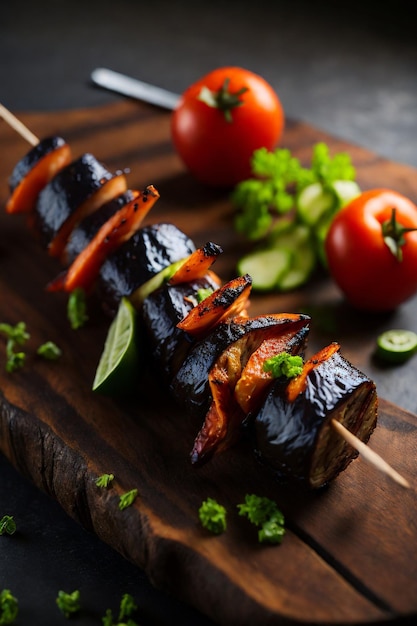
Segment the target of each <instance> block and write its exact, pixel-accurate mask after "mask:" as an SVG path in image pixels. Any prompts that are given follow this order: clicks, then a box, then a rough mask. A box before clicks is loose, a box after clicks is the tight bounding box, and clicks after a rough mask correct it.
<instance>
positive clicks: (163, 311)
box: [142, 273, 218, 383]
mask: <svg viewBox="0 0 417 626" xmlns="http://www.w3.org/2000/svg"><path fill="white" fill-rule="evenodd" d="M217 288H218V283H217V280H216V278H215V277H213V275H212V274H211V273H208V274H207V275H206V276H205V277H204V278H200V279H198V280H196V281H192V282H188V283H180V284H178V285H170V284H169V283H168V284H165V285H163V286H162V287H160V288H159V289H157V290H155V291H154V292H153V293H151V294H150V295H149V296H148V297H147V298H146V299H145V300H144V302H143V305H142V320H143V324H144V328H145V329H146V336H147V337H148V342H149V347H150V351H151V353H152V354H153V356H154V360H155V363H156V364H157V366H158V369H159V371H160V372H161V375H162V376H163V378H164V379H165V382H166V383H169V382H170V381H171V379H172V377H173V376H174V375H175V373H176V372H177V371H178V368H179V367H180V365H181V364H182V363H183V361H184V359H185V357H186V354H187V353H188V351H189V349H190V348H191V346H192V343H193V341H192V339H191V337H190V336H189V335H187V333H184V331H183V330H180V329H179V328H177V324H178V321H179V320H181V319H183V318H184V317H185V316H186V315H187V314H188V312H189V311H190V310H191V309H192V308H193V307H194V306H195V300H196V298H197V296H198V292H199V290H200V289H213V290H214V289H217Z"/></svg>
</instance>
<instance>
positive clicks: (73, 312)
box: [67, 287, 88, 330]
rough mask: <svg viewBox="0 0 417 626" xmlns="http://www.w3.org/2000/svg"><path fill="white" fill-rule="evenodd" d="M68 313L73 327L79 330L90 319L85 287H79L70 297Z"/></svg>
mask: <svg viewBox="0 0 417 626" xmlns="http://www.w3.org/2000/svg"><path fill="white" fill-rule="evenodd" d="M67 315H68V319H69V321H70V324H71V328H72V329H74V330H77V328H81V327H82V326H84V324H85V323H86V321H87V320H88V315H87V304H86V297H85V292H84V289H82V288H81V287H77V288H76V289H74V291H71V293H70V295H69V298H68V306H67Z"/></svg>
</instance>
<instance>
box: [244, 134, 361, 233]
mask: <svg viewBox="0 0 417 626" xmlns="http://www.w3.org/2000/svg"><path fill="white" fill-rule="evenodd" d="M252 173H253V177H252V178H249V179H247V180H244V181H242V182H241V183H239V184H238V185H236V187H235V189H234V191H233V193H232V202H233V203H234V205H235V206H236V208H237V209H239V212H238V213H237V215H236V218H235V228H236V230H237V232H239V233H242V234H243V235H244V236H245V237H247V238H248V239H250V240H253V241H255V240H259V239H262V238H263V237H265V236H266V235H267V233H268V232H269V231H270V229H271V227H272V225H273V222H274V217H276V216H277V215H283V214H286V213H289V212H290V211H291V210H292V209H294V208H296V207H297V196H298V194H299V193H300V192H301V191H302V190H303V189H305V188H306V187H307V186H308V185H311V184H313V183H316V182H318V183H320V184H321V185H323V187H324V188H327V187H329V186H330V185H331V183H333V182H334V181H336V180H354V179H355V176H356V171H355V168H354V167H353V165H352V163H351V159H350V156H349V155H348V154H347V153H344V152H341V153H339V154H336V155H335V156H334V157H331V156H330V154H329V147H328V146H327V144H325V143H323V142H321V143H317V144H316V145H315V146H314V147H313V154H312V158H311V167H310V168H307V167H303V166H302V165H301V162H300V160H299V159H298V158H297V157H295V156H293V155H292V153H291V151H290V150H288V149H286V148H279V149H277V150H275V151H274V152H271V151H268V150H267V149H266V148H260V149H259V150H255V152H254V153H253V156H252Z"/></svg>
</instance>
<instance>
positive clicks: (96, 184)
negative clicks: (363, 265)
mask: <svg viewBox="0 0 417 626" xmlns="http://www.w3.org/2000/svg"><path fill="white" fill-rule="evenodd" d="M42 145H43V148H44V149H45V150H46V146H47V145H48V142H45V143H43V144H42ZM39 153H42V149H39V150H38V154H39ZM55 156H57V155H56V154H55ZM41 161H42V159H34V161H33V162H34V168H32V169H37V168H38V167H39V164H38V162H41ZM53 162H54V158H52V159H50V160H49V165H48V167H47V168H46V170H48V175H49V174H51V172H52V170H53ZM61 164H62V163H61ZM16 167H17V170H16V168H15V171H17V175H16V176H15V177H14V182H15V185H23V186H25V184H28V185H29V186H30V182H31V181H30V172H31V168H30V167H29V168H28V169H27V171H26V173H25V170H24V168H20V170H19V167H18V166H16ZM78 168H81V169H80V170H79V171H78ZM83 168H84V170H86V171H87V176H86V177H85V176H84V174H83V173H82V171H81V170H83ZM100 168H102V169H101V170H100ZM103 168H104V166H101V164H98V162H95V159H94V157H93V156H92V155H83V156H82V157H81V158H80V159H79V160H78V162H71V163H69V164H66V165H64V166H63V167H61V165H58V166H57V170H58V171H57V172H56V173H55V174H53V175H52V177H51V178H50V179H49V180H46V182H45V184H44V186H43V187H42V189H41V190H40V191H39V193H38V195H37V199H36V204H35V208H34V209H33V206H32V207H31V208H30V209H29V208H27V209H26V210H27V211H28V212H30V211H32V212H33V215H34V217H35V220H34V221H35V227H37V229H38V230H39V231H41V234H42V235H43V241H44V245H46V246H47V248H48V251H49V252H50V253H51V254H52V255H53V256H57V257H59V258H60V259H61V261H62V262H64V263H67V264H68V263H69V262H70V261H71V263H72V264H71V266H70V268H68V269H67V271H66V273H65V280H63V281H62V282H60V281H61V279H60V278H58V279H57V280H56V282H55V288H64V289H68V290H71V289H72V288H75V286H79V285H82V286H87V287H88V288H91V287H92V285H93V284H94V285H95V286H98V287H100V283H101V287H102V288H103V286H104V291H105V290H106V288H108V284H106V274H105V272H104V274H103V268H105V267H106V265H107V266H108V264H109V263H110V267H111V266H112V257H115V258H118V259H119V260H118V270H117V271H116V273H115V275H114V276H115V277H116V278H115V280H114V281H113V285H112V287H110V290H109V292H110V294H111V295H112V296H114V299H113V303H112V304H113V307H114V305H115V304H117V302H118V301H120V298H121V297H122V295H125V294H124V293H123V292H118V289H117V282H118V279H119V278H120V277H121V275H122V274H123V272H124V270H125V269H128V268H129V266H130V265H132V259H133V256H131V255H130V253H129V251H128V250H129V246H131V244H132V242H133V241H136V240H138V239H139V241H140V240H141V237H142V240H141V241H142V244H141V245H142V250H143V253H144V256H145V257H147V250H146V245H145V246H143V243H144V241H145V239H144V237H143V234H144V233H145V232H149V229H150V227H144V228H139V230H137V229H136V226H135V227H134V228H133V229H129V228H124V227H122V223H121V222H117V217H115V215H117V209H116V207H115V211H114V212H113V213H112V214H111V212H110V215H109V216H108V217H105V218H103V219H102V223H101V225H99V226H97V228H96V230H95V234H94V235H92V236H91V237H90V238H89V236H87V238H86V239H84V242H83V243H80V242H81V241H82V239H83V237H81V238H79V239H78V243H75V244H74V242H77V238H76V237H75V233H76V232H77V230H78V229H81V230H78V232H81V233H83V235H86V233H87V231H88V228H83V225H84V223H87V221H88V220H91V221H92V222H93V221H94V217H95V215H96V214H97V215H98V214H99V213H100V212H101V211H103V210H104V207H105V206H106V205H108V204H112V203H114V204H115V205H116V206H117V207H118V210H119V211H121V213H120V214H121V215H126V214H127V213H128V212H129V208H132V207H134V206H135V202H136V203H137V200H138V196H140V195H141V192H130V190H128V189H127V184H126V179H125V176H124V173H123V172H117V173H116V174H115V175H112V174H110V173H109V172H107V171H106V170H105V168H104V169H103ZM99 170H100V171H101V174H97V172H99ZM19 171H20V180H19ZM74 172H77V174H76V175H74ZM22 173H23V174H22ZM89 175H90V181H91V182H90V186H89V185H87V187H86V191H85V192H82V191H81V189H82V186H83V185H85V178H88V176H89ZM12 180H13V176H12ZM114 181H115V182H114ZM106 183H107V184H108V187H109V190H110V193H107V192H106V190H104V193H103V189H104V188H105V186H106ZM152 190H153V191H154V192H155V196H154V197H157V196H158V193H157V191H156V190H154V188H152ZM13 192H14V191H13V186H11V193H12V195H13ZM143 193H147V192H146V191H145V192H142V197H143ZM130 194H132V195H133V196H134V197H133V199H132V197H131V195H130ZM33 196H36V190H35V192H33V189H32V197H33ZM74 199H75V200H74ZM56 200H58V202H57V203H55V201H56ZM10 212H14V211H10ZM140 222H141V220H140V219H139V220H138V224H139V223H140ZM116 223H117V224H118V227H117V228H116V231H117V230H118V228H119V227H120V230H121V232H122V235H121V238H120V239H118V237H117V235H116V236H115V237H116V238H115V240H114V239H112V237H113V234H114V229H113V227H112V225H115V224H116ZM123 226H124V225H123ZM162 226H163V225H156V227H155V226H154V228H158V227H162ZM165 226H166V225H165ZM151 228H152V227H151ZM172 228H173V230H172V232H171V233H170V235H173V236H174V238H175V236H177V234H178V233H176V232H175V227H172ZM93 230H94V229H93ZM107 237H109V239H110V241H111V244H110V245H109V246H108V247H107ZM168 239H169V238H168ZM179 240H180V242H181V241H182V242H184V243H185V245H186V248H187V252H188V251H189V249H190V248H191V257H190V258H191V259H192V261H191V263H190V262H189V261H188V262H184V257H185V256H186V255H184V256H182V251H183V250H184V247H181V245H180V248H181V252H179V253H175V254H174V255H171V254H168V256H167V258H166V259H164V261H163V263H162V268H161V266H159V267H158V264H157V263H156V264H155V265H154V266H152V263H151V267H150V268H148V270H145V272H143V269H142V268H139V276H140V277H139V279H138V280H137V281H136V283H135V285H134V287H133V288H132V287H129V294H128V295H129V297H131V299H132V302H134V303H135V305H136V306H137V307H138V309H139V310H140V314H141V316H142V319H143V321H144V324H145V328H146V331H147V334H148V339H149V342H150V344H151V345H153V346H154V348H155V350H154V352H155V355H156V360H157V363H158V364H159V366H160V367H161V373H162V374H163V376H164V377H165V380H166V383H167V384H168V385H169V388H170V389H171V391H172V393H173V394H174V396H175V397H176V399H177V400H178V401H179V402H183V403H184V404H185V406H187V408H189V409H190V410H193V411H195V412H196V413H197V414H199V415H200V417H203V418H204V420H203V426H202V427H201V429H200V431H199V433H198V435H197V437H196V439H195V442H194V447H193V450H192V452H191V458H192V462H193V463H201V462H205V461H206V460H207V459H208V458H210V457H211V456H212V455H213V454H215V453H217V452H218V451H220V450H224V449H227V447H229V446H230V445H232V443H233V442H234V441H235V440H236V439H238V438H239V436H240V434H241V431H242V424H243V423H246V424H250V425H252V427H253V430H252V432H254V433H255V441H254V446H255V450H256V454H257V455H258V457H259V458H260V459H261V460H262V462H264V463H266V464H267V465H269V466H270V467H271V468H272V469H273V471H274V472H276V473H277V474H279V475H280V476H281V477H282V476H284V475H285V477H286V478H290V479H294V478H295V479H297V480H299V479H301V480H306V481H307V482H308V484H309V485H310V486H311V487H313V488H318V487H321V486H322V485H324V484H326V483H327V482H329V481H330V480H332V479H333V478H335V476H337V475H338V473H339V472H340V471H342V470H343V469H345V467H347V465H348V464H349V463H350V461H351V460H352V458H354V456H355V454H356V453H357V452H356V451H354V453H353V454H352V451H351V450H350V451H349V452H348V451H347V449H346V445H345V439H344V438H338V441H336V439H333V435H330V432H332V433H334V435H336V433H335V427H334V426H333V424H334V421H333V420H335V419H337V418H338V417H341V418H342V419H343V420H344V422H345V423H346V424H348V425H352V424H353V425H354V427H355V431H356V433H357V434H358V435H359V436H360V438H361V439H363V441H367V440H368V439H369V437H370V435H371V433H372V431H373V429H374V428H375V425H376V418H377V395H376V389H375V385H374V383H373V382H372V381H370V380H369V379H368V378H367V377H366V376H365V375H363V374H362V373H361V372H359V371H358V370H355V368H353V366H351V364H349V363H348V362H347V361H345V360H344V359H343V357H341V356H340V355H339V353H338V350H339V349H338V348H337V349H335V348H334V347H333V346H330V347H328V348H325V349H324V351H323V353H322V354H321V355H319V357H317V355H316V356H315V357H314V359H313V360H311V359H310V360H309V361H307V362H306V364H305V367H304V370H303V374H302V375H301V376H298V377H297V378H296V379H295V380H294V381H291V382H288V380H286V381H283V380H277V381H273V380H272V378H271V377H269V376H267V375H266V374H265V372H264V371H263V369H262V368H261V364H262V363H264V362H265V360H266V358H268V357H269V356H270V355H271V354H274V353H276V351H278V352H279V351H281V352H282V351H285V352H288V353H289V354H293V355H294V354H303V353H304V349H305V346H306V341H307V335H308V327H309V318H308V317H307V316H302V315H291V314H278V315H270V316H268V315H265V316H259V317H258V318H249V317H248V314H247V310H246V309H247V305H248V298H249V293H250V289H251V280H250V277H249V276H242V277H238V278H236V279H234V280H233V281H230V282H229V283H227V284H226V285H223V286H222V285H221V281H220V279H219V278H218V277H217V276H216V275H215V274H214V273H213V272H212V270H211V269H210V265H211V260H212V259H211V258H210V254H207V248H206V249H204V248H202V249H199V250H195V248H194V250H193V244H192V242H190V243H189V244H188V243H187V238H186V236H185V235H184V234H181V236H180V238H179ZM206 246H207V247H208V248H209V249H210V250H211V253H213V254H214V257H213V260H215V257H216V253H217V252H218V251H217V252H216V251H215V250H214V247H215V244H206ZM175 247H176V242H175V241H174V239H171V240H170V243H169V245H168V248H173V249H175ZM213 250H214V252H213ZM173 258H174V261H173V262H172V259H173ZM168 260H169V261H168ZM133 265H135V264H133ZM178 266H179V268H178ZM74 267H75V268H76V269H77V272H76V276H78V277H79V276H82V277H83V280H81V282H78V280H79V278H77V279H76V281H75V282H71V281H69V282H68V283H67V278H68V276H70V275H72V273H71V270H72V268H74ZM85 267H86V268H87V270H89V269H92V271H91V272H89V271H87V272H86V274H84V268H85ZM157 267H158V269H157ZM130 269H131V268H130ZM135 271H136V270H135ZM86 275H87V276H88V278H87V279H86V282H84V278H85V276H86ZM145 275H146V278H145ZM169 279H171V280H169ZM53 285H54V283H52V286H51V287H50V288H54V287H53ZM114 288H116V289H114ZM202 289H203V290H205V291H207V290H209V291H210V290H211V291H212V293H211V295H209V296H208V297H207V298H206V300H205V301H203V302H198V301H197V299H198V294H199V292H200V291H201V290H202ZM115 291H116V292H117V293H115ZM110 308H111V307H110ZM168 311H171V313H168ZM164 315H165V316H167V317H166V321H165V322H163V323H161V320H163V319H164ZM342 365H343V367H342ZM341 371H342V372H343V376H342V383H343V384H345V383H346V382H349V383H351V382H352V381H353V382H352V385H351V386H349V384H347V385H346V386H345V387H344V389H343V393H342V394H341V395H340V396H338V397H337V394H335V393H334V391H335V389H336V387H335V386H334V385H330V384H329V381H330V380H336V378H337V376H340V372H341ZM313 379H315V382H316V384H315V385H314V384H313V383H312V380H313ZM338 381H339V379H338ZM339 382H340V381H339ZM356 383H357V384H356ZM342 386H343V385H342ZM321 387H322V388H323V389H324V390H325V391H326V393H327V397H326V398H325V400H326V402H327V403H328V404H326V402H324V399H323V398H322V397H321V394H320V389H321ZM312 388H314V390H315V394H316V395H315V396H314V394H313V395H312V393H311V389H312ZM332 396H333V397H332ZM355 406H356V407H359V409H360V410H358V411H356V412H355V410H354V407H355ZM271 408H272V409H273V411H272V413H271V414H269V409H271ZM307 414H308V416H307ZM354 414H356V418H355V419H354V417H353V416H354ZM306 416H307V417H308V418H309V419H306ZM288 417H289V418H290V419H289V420H288V419H287V418H288ZM285 428H286V429H287V434H285V433H284V431H285ZM336 428H337V427H336ZM297 429H298V431H297ZM289 430H292V435H291V436H292V437H293V438H294V439H295V440H296V441H298V442H301V441H302V439H303V437H304V438H305V437H307V439H308V440H309V441H307V445H304V444H303V445H304V449H303V445H302V444H301V443H299V445H298V444H297V446H295V448H296V452H297V454H294V450H293V449H292V448H291V446H290V447H288V431H289ZM339 430H340V429H339ZM271 433H272V435H271ZM283 433H284V434H283ZM285 439H287V441H285ZM330 440H332V441H333V443H334V445H335V446H336V450H337V451H336V453H335V451H334V448H332V446H331V445H329V441H330ZM291 445H292V444H291ZM297 456H298V457H299V458H295V457H297ZM294 459H295V461H296V462H295V461H294ZM300 459H301V460H300ZM324 461H325V463H324ZM324 466H325V467H324ZM283 468H285V471H283Z"/></svg>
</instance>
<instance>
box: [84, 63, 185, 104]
mask: <svg viewBox="0 0 417 626" xmlns="http://www.w3.org/2000/svg"><path fill="white" fill-rule="evenodd" d="M91 80H92V81H93V83H94V84H96V85H98V86H99V87H104V88H105V89H109V90H110V91H115V92H116V93H119V94H121V95H123V96H128V97H129V98H136V99H137V100H142V101H144V102H149V104H154V105H156V106H159V107H162V108H163V109H168V110H170V111H173V110H174V109H175V108H176V106H177V104H178V102H179V99H180V96H179V95H178V94H176V93H173V92H172V91H168V90H167V89H162V88H161V87H156V86H155V85H150V84H149V83H144V82H143V81H141V80H137V79H136V78H131V77H130V76H125V75H124V74H120V73H119V72H114V71H113V70H109V69H107V68H105V67H98V68H96V69H95V70H93V71H92V73H91Z"/></svg>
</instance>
